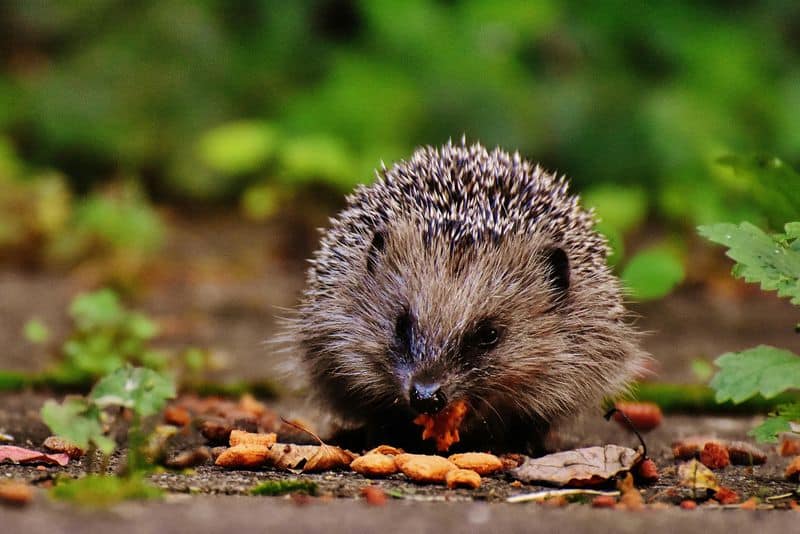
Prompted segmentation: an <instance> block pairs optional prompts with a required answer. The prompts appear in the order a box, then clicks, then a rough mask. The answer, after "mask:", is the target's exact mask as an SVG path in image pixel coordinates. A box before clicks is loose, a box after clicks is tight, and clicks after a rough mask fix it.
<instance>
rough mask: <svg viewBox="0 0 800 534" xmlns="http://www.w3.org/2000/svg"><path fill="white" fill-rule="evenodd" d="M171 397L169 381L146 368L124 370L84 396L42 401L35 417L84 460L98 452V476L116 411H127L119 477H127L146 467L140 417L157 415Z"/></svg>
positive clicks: (110, 445) (105, 459) (109, 448)
mask: <svg viewBox="0 0 800 534" xmlns="http://www.w3.org/2000/svg"><path fill="white" fill-rule="evenodd" d="M173 397H175V385H174V383H173V382H172V380H170V379H168V378H166V377H164V376H163V375H161V374H159V373H157V372H156V371H153V370H152V369H147V368H144V367H131V366H124V367H120V368H119V369H117V370H115V371H113V372H111V373H110V374H108V375H107V376H105V377H103V378H102V379H101V380H100V381H98V382H97V384H95V386H94V388H93V389H92V391H91V392H90V393H89V395H87V396H86V397H85V398H83V397H68V398H66V399H65V400H64V401H63V402H62V403H60V404H59V403H56V402H55V401H53V400H48V401H47V402H45V404H44V406H42V410H41V415H42V420H43V421H44V422H45V424H46V425H47V426H48V427H50V430H51V431H52V432H53V433H54V434H56V435H58V436H60V437H62V438H64V439H65V440H67V441H69V442H71V443H74V444H75V445H77V446H79V447H81V448H83V449H87V451H88V452H87V457H88V458H89V461H90V462H91V461H92V460H93V459H94V456H95V454H94V452H95V451H99V452H100V453H101V454H102V456H103V467H102V469H101V472H105V467H106V466H107V464H108V457H109V455H110V454H111V453H112V452H113V451H114V449H115V442H114V441H113V440H112V439H111V438H110V437H109V436H108V435H107V434H108V431H109V430H108V429H110V428H113V427H115V426H116V425H118V424H119V423H121V422H122V421H121V419H120V417H119V416H120V414H121V411H122V410H128V411H129V412H130V414H131V417H130V422H129V425H128V433H127V436H128V458H127V465H126V468H125V473H127V474H128V475H132V474H133V473H137V472H140V471H143V470H146V468H147V463H146V460H145V455H144V452H143V451H144V446H145V442H146V438H147V436H146V432H145V426H146V425H145V422H146V419H147V418H149V417H151V416H153V415H155V414H157V413H158V412H160V411H161V410H162V409H163V408H164V405H165V404H166V402H167V400H168V399H171V398H173Z"/></svg>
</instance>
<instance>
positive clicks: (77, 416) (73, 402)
mask: <svg viewBox="0 0 800 534" xmlns="http://www.w3.org/2000/svg"><path fill="white" fill-rule="evenodd" d="M41 416H42V420H43V421H44V423H45V424H46V425H47V426H48V427H50V430H51V431H52V432H53V433H54V434H56V435H57V436H61V437H62V438H64V439H66V440H67V441H69V442H72V443H74V444H75V445H77V446H79V447H81V448H83V449H86V448H87V447H88V446H89V444H90V443H94V444H95V445H96V446H97V448H98V449H100V450H101V451H102V452H103V453H104V454H111V453H112V452H113V451H114V442H113V441H112V440H110V439H109V438H107V437H106V436H105V435H104V434H103V427H102V424H101V421H100V410H98V408H97V406H94V405H92V404H90V403H89V402H87V401H86V400H85V399H83V398H75V397H69V398H67V399H65V400H64V402H62V403H61V404H58V403H57V402H55V401H53V400H48V401H46V402H45V403H44V406H42V410H41Z"/></svg>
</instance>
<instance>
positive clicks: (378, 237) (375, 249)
mask: <svg viewBox="0 0 800 534" xmlns="http://www.w3.org/2000/svg"><path fill="white" fill-rule="evenodd" d="M385 249H386V237H385V236H384V235H383V232H381V231H380V230H378V231H376V232H375V235H373V236H372V242H371V243H370V244H369V250H368V251H367V271H369V273H370V274H375V267H376V266H377V265H378V257H379V256H380V255H381V254H383V251H384V250H385Z"/></svg>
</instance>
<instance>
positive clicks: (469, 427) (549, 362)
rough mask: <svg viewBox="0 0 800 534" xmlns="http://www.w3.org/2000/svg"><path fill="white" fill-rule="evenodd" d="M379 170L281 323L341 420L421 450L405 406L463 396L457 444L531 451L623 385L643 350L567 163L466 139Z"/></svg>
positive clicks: (416, 408) (424, 410)
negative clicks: (563, 167) (557, 169)
mask: <svg viewBox="0 0 800 534" xmlns="http://www.w3.org/2000/svg"><path fill="white" fill-rule="evenodd" d="M376 175H377V179H376V181H375V182H374V183H372V184H371V185H362V186H359V187H358V188H357V189H356V190H355V191H354V192H353V193H352V194H351V195H349V196H347V197H346V201H347V205H346V207H345V209H343V211H341V212H340V213H339V214H338V215H337V216H336V217H335V218H332V219H331V221H330V227H329V228H328V229H327V231H323V235H322V238H321V243H320V247H319V249H318V250H317V251H316V252H315V253H314V255H313V258H312V259H311V260H310V261H311V266H310V268H309V270H308V273H307V286H306V289H305V291H304V292H303V294H302V297H301V301H300V304H299V306H298V307H297V309H296V310H295V312H296V313H295V315H294V316H293V317H292V318H290V319H289V325H288V336H289V337H290V338H291V339H292V340H293V342H294V344H295V346H296V348H297V350H298V352H299V356H300V360H301V365H302V367H303V368H304V370H305V373H306V375H307V377H308V379H309V381H310V386H311V387H310V390H311V391H312V392H313V394H314V395H315V396H316V398H317V399H318V401H319V402H320V403H321V404H322V405H323V406H324V407H326V408H327V409H328V410H329V411H330V412H331V413H332V415H333V416H334V418H335V420H336V421H337V422H338V424H339V427H340V428H341V429H343V431H342V432H343V433H342V435H348V436H351V437H352V436H360V437H359V438H358V439H360V440H362V441H363V446H365V447H366V446H371V445H374V444H378V443H381V442H390V443H393V444H401V445H404V446H405V447H407V448H410V449H414V450H420V451H422V450H425V449H426V448H429V447H428V445H427V444H426V442H423V441H422V439H421V437H420V428H419V427H415V426H414V425H413V424H412V421H413V419H414V418H415V416H417V415H418V414H436V413H439V412H440V411H441V410H443V409H444V408H445V407H447V406H448V405H449V404H450V403H453V402H454V401H460V402H465V403H466V404H467V406H468V408H469V409H468V413H467V416H466V418H465V419H464V420H463V422H462V423H461V426H460V428H459V434H460V442H459V443H458V444H456V447H455V448H456V449H462V450H492V451H497V452H502V451H517V452H529V453H541V452H543V447H544V444H545V437H546V436H547V434H548V431H549V430H550V428H551V426H552V425H554V424H557V423H559V422H563V421H565V420H566V419H568V418H570V417H574V416H575V415H576V414H578V413H581V412H582V411H585V408H586V407H588V406H592V405H594V406H596V405H597V403H598V401H600V400H601V399H602V398H604V397H606V396H609V395H613V394H616V393H618V392H621V391H623V390H624V389H625V388H626V386H627V384H628V383H629V382H630V380H631V378H632V377H633V376H634V375H635V374H636V373H637V372H638V371H639V370H640V368H641V365H642V362H643V361H645V360H646V358H647V355H646V354H645V353H644V352H643V350H642V349H641V348H640V346H639V337H640V336H639V334H638V332H637V331H636V330H635V329H634V328H633V326H632V325H631V324H629V322H628V320H627V313H626V310H625V307H624V302H623V294H622V290H621V287H620V283H619V282H618V280H617V279H616V278H615V276H614V275H613V274H612V272H611V270H610V268H609V267H608V265H607V263H606V257H607V256H608V254H609V248H608V244H607V242H606V240H605V238H604V237H603V236H602V235H601V234H599V233H598V232H597V231H596V230H594V229H593V227H594V225H595V222H596V220H595V219H596V218H595V215H594V213H593V211H591V210H585V209H583V208H581V206H580V205H579V198H578V197H577V196H576V195H572V194H570V193H569V191H568V182H567V180H566V178H565V177H563V176H561V177H557V176H556V175H554V174H551V173H549V172H547V171H545V170H543V169H542V168H541V167H540V166H539V165H534V164H532V163H530V162H528V161H526V160H525V159H523V158H522V157H521V156H520V155H519V153H517V152H514V153H513V154H509V153H508V152H505V151H503V150H502V149H500V148H495V149H494V150H492V151H489V150H487V149H486V148H485V147H484V146H482V145H481V144H479V143H477V144H472V145H468V144H467V143H466V141H465V140H464V139H462V140H461V142H460V143H453V142H448V143H447V144H445V145H444V146H442V147H440V148H434V147H431V146H426V147H422V148H418V149H417V150H416V151H415V152H414V153H413V155H412V156H411V157H410V159H408V160H407V161H406V160H402V161H400V162H398V163H396V164H394V165H393V166H391V167H390V168H386V166H385V165H383V164H382V165H381V169H380V170H379V171H377V172H376ZM343 439H344V438H343ZM351 443H352V442H351Z"/></svg>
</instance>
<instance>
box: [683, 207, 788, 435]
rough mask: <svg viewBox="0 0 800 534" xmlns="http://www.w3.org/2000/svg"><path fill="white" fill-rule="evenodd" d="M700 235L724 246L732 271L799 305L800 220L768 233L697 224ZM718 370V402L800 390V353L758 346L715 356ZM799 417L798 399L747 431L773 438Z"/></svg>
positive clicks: (714, 385)
mask: <svg viewBox="0 0 800 534" xmlns="http://www.w3.org/2000/svg"><path fill="white" fill-rule="evenodd" d="M699 231H700V234H701V235H702V236H704V237H706V238H708V239H710V240H711V241H713V242H715V243H719V244H721V245H724V246H726V247H728V251H727V255H728V257H730V258H731V259H733V260H734V261H736V264H735V265H734V267H733V274H734V276H736V277H739V278H743V279H744V280H745V281H747V282H751V283H758V284H760V285H761V289H763V290H765V291H777V293H778V296H780V297H786V298H789V299H790V300H791V302H792V303H793V304H796V305H800V222H793V223H789V224H786V225H785V227H784V232H783V233H780V234H771V235H770V234H767V233H765V232H763V231H762V230H761V229H759V228H758V227H756V226H754V225H752V224H750V223H746V222H745V223H742V224H740V225H735V224H715V225H710V226H701V227H700V228H699ZM715 363H716V364H717V366H718V367H719V371H718V372H717V374H716V375H715V376H714V378H713V379H712V380H711V387H712V388H714V389H715V390H716V400H717V402H725V401H728V400H730V401H733V402H734V403H739V402H743V401H746V400H748V399H751V398H753V397H755V396H757V395H761V396H763V397H764V398H766V399H771V398H774V397H776V396H777V395H779V394H781V393H784V392H790V391H794V390H798V389H800V357H799V356H797V355H796V354H794V353H792V352H790V351H788V350H784V349H779V348H776V347H771V346H767V345H760V346H758V347H754V348H752V349H748V350H745V351H742V352H731V353H726V354H723V355H722V356H720V357H719V358H717V360H716V362H715ZM797 421H800V402H791V403H787V404H781V405H779V406H778V407H777V409H776V410H775V411H774V412H772V413H771V414H770V416H769V417H768V418H767V419H766V420H765V421H764V422H763V423H762V424H761V425H760V426H758V427H756V428H755V429H753V430H752V431H751V432H750V434H751V435H752V436H754V437H755V438H756V439H758V440H759V441H776V439H777V436H778V434H780V433H782V432H787V431H790V430H791V423H792V422H797Z"/></svg>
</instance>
